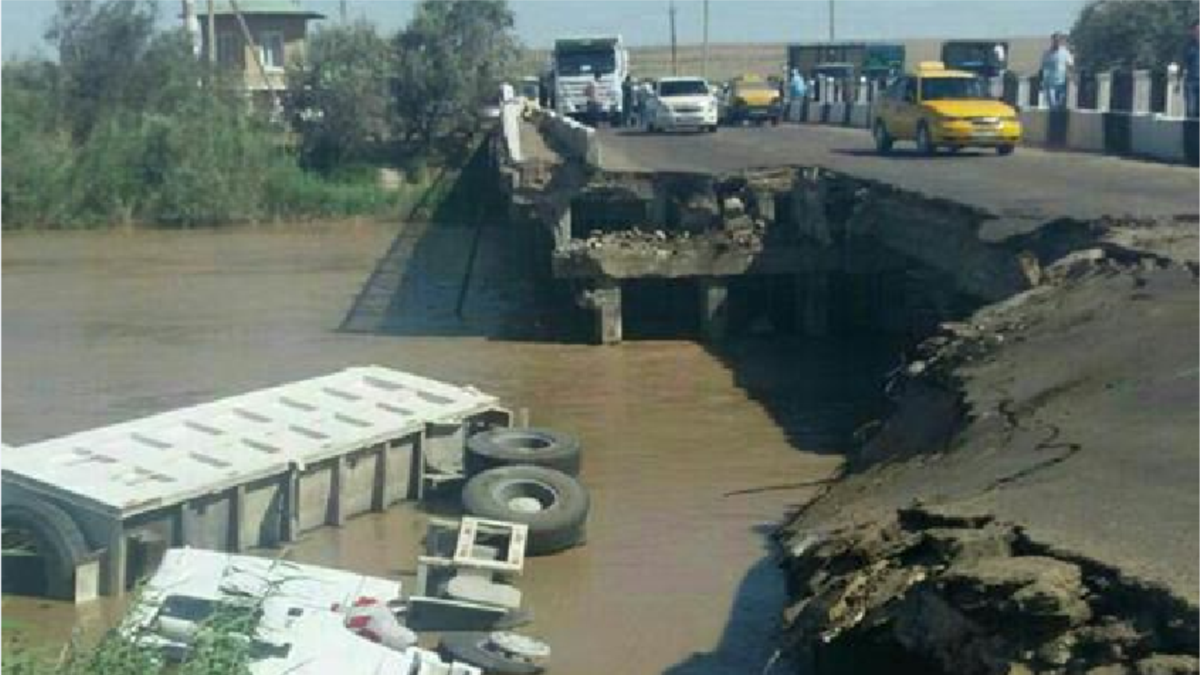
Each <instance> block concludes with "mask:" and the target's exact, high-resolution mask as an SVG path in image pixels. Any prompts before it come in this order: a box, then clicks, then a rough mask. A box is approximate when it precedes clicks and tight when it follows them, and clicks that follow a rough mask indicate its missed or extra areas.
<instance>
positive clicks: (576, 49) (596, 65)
mask: <svg viewBox="0 0 1200 675" xmlns="http://www.w3.org/2000/svg"><path fill="white" fill-rule="evenodd" d="M550 61H551V62H550V70H551V75H552V78H553V81H554V85H553V95H554V110H555V112H557V113H558V114H560V115H568V116H570V117H574V118H576V119H579V120H581V121H583V122H586V123H588V124H597V123H599V122H601V121H603V120H607V121H609V122H610V123H612V124H619V123H620V120H621V118H622V112H623V110H624V103H625V102H624V100H623V97H622V91H621V84H622V83H623V82H624V81H625V78H626V76H628V75H629V52H628V51H626V49H625V45H624V43H623V42H622V40H621V36H619V35H617V36H608V37H586V38H563V39H559V40H555V41H554V53H553V54H552V55H551V57H550ZM590 86H591V87H594V88H595V103H596V105H595V106H594V108H593V109H589V103H590V101H589V100H588V99H589V97H588V89H589V87H590Z"/></svg>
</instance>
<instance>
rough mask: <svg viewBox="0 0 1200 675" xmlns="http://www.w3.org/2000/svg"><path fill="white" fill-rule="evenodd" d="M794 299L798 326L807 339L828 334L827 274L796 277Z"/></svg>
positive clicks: (806, 273)
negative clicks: (796, 305)
mask: <svg viewBox="0 0 1200 675" xmlns="http://www.w3.org/2000/svg"><path fill="white" fill-rule="evenodd" d="M796 282H797V289H796V290H797V293H796V299H797V301H798V304H799V306H798V307H797V310H798V313H799V315H800V316H799V317H798V319H799V320H798V322H797V323H798V324H799V327H800V329H801V330H802V331H803V333H804V334H805V335H807V336H809V337H822V336H825V335H828V334H829V273H828V272H804V273H802V274H799V275H797V277H796Z"/></svg>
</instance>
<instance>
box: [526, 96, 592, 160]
mask: <svg viewBox="0 0 1200 675" xmlns="http://www.w3.org/2000/svg"><path fill="white" fill-rule="evenodd" d="M534 119H535V120H536V121H537V126H538V129H539V130H541V132H542V133H543V134H545V135H546V136H547V137H549V138H550V139H551V140H552V141H554V143H555V144H556V145H557V146H558V149H559V151H560V152H565V153H566V154H568V155H569V156H571V157H573V158H575V159H581V160H583V161H584V162H586V163H587V164H588V165H590V166H593V167H599V166H600V144H599V143H598V142H597V140H596V130H595V129H593V128H592V127H589V126H587V125H586V124H581V123H579V122H576V121H575V120H573V119H571V118H570V117H566V116H564V115H559V114H558V113H556V112H554V111H553V110H546V109H539V110H537V111H536V112H535V113H534Z"/></svg>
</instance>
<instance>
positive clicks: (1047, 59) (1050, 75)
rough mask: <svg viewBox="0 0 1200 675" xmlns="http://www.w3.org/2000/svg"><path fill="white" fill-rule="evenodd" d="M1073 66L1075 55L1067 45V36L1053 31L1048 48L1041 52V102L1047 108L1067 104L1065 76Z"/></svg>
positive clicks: (1060, 106) (1061, 106) (1063, 106)
mask: <svg viewBox="0 0 1200 675" xmlns="http://www.w3.org/2000/svg"><path fill="white" fill-rule="evenodd" d="M1074 68H1075V56H1074V55H1072V54H1071V50H1070V49H1069V48H1068V47H1067V36H1065V35H1063V34H1062V33H1055V34H1054V35H1052V36H1051V37H1050V48H1049V49H1047V50H1046V53H1044V54H1042V102H1043V103H1044V104H1045V105H1046V106H1047V107H1049V108H1055V109H1057V108H1065V107H1066V105H1067V78H1068V76H1069V75H1070V74H1071V71H1072V70H1073V69H1074Z"/></svg>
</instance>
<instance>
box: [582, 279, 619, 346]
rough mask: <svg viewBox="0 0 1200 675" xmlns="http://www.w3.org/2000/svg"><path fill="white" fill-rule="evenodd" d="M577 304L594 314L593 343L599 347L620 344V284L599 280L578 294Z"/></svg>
mask: <svg viewBox="0 0 1200 675" xmlns="http://www.w3.org/2000/svg"><path fill="white" fill-rule="evenodd" d="M579 304H580V306H581V307H583V308H584V309H590V310H592V312H593V313H594V314H595V321H594V323H593V326H594V333H593V338H592V340H593V342H594V343H595V344H600V345H615V344H620V343H621V340H622V339H623V337H624V336H623V331H622V327H621V282H620V281H619V280H617V279H609V278H601V279H597V280H596V281H595V285H594V286H593V287H592V288H591V289H589V290H586V291H584V292H583V293H581V294H580V297H579Z"/></svg>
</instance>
